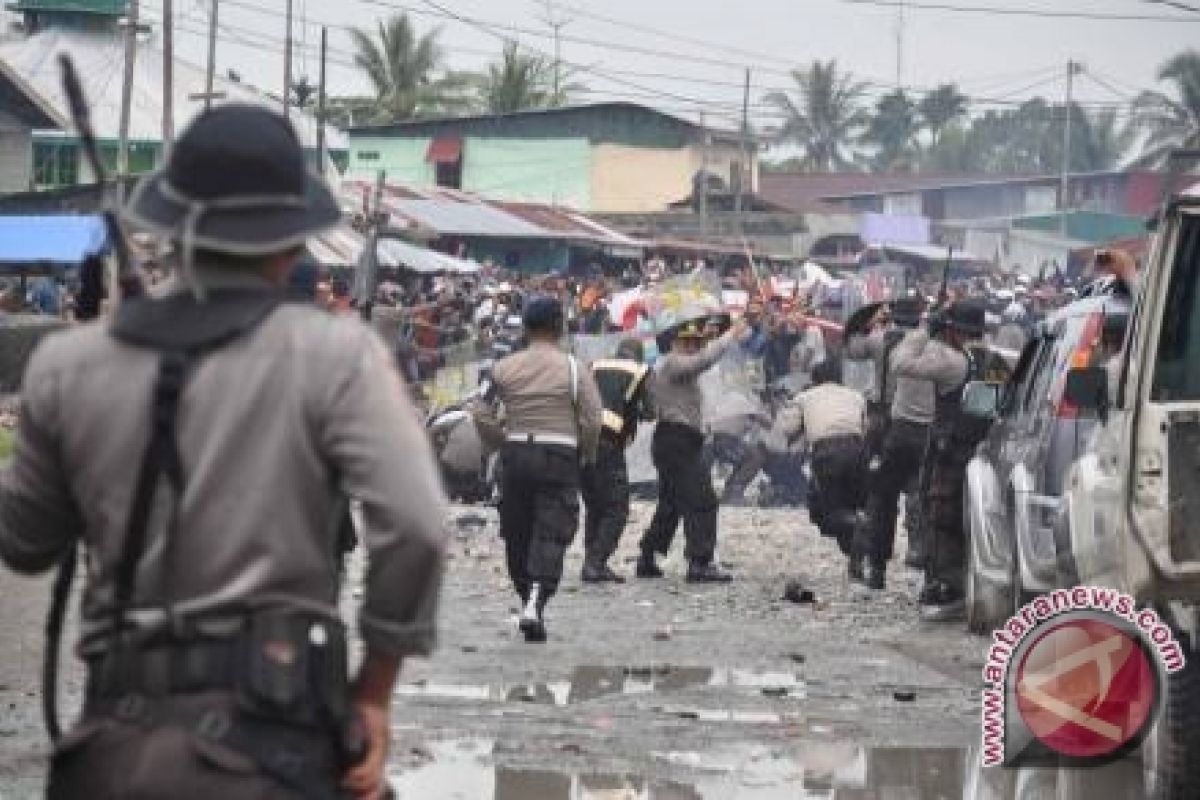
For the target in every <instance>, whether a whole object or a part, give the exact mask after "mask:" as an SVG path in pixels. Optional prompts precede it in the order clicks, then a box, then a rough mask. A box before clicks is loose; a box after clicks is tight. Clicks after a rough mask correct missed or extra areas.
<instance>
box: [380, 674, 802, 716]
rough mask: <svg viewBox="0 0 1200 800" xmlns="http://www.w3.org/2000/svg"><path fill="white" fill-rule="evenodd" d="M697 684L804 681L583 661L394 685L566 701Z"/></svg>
mask: <svg viewBox="0 0 1200 800" xmlns="http://www.w3.org/2000/svg"><path fill="white" fill-rule="evenodd" d="M703 687H711V688H718V689H720V688H724V689H733V690H739V691H750V692H756V693H758V694H761V695H763V696H765V697H770V698H776V699H784V698H791V699H804V697H805V696H806V688H805V684H804V682H803V681H802V680H801V679H800V678H799V677H797V676H796V675H795V674H794V673H789V672H757V671H754V670H744V669H723V668H722V669H711V668H708V667H670V666H659V667H598V666H584V667H577V668H575V670H574V671H572V672H571V675H570V676H569V677H568V678H567V679H566V680H563V681H548V682H545V683H537V684H518V685H491V684H448V683H441V682H420V683H409V684H404V685H402V686H399V687H398V688H397V689H396V694H397V695H399V696H402V697H426V698H439V699H447V700H473V701H480V700H487V701H495V702H510V703H513V702H521V703H538V704H543V705H554V706H567V705H575V704H576V703H586V702H588V701H590V700H596V699H598V698H601V697H609V696H616V695H642V694H650V693H652V692H678V691H683V690H686V689H694V688H703Z"/></svg>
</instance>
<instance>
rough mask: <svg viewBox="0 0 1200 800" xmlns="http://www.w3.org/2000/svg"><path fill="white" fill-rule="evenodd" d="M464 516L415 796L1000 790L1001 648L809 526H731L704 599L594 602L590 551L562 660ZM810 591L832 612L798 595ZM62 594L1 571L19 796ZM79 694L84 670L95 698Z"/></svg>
mask: <svg viewBox="0 0 1200 800" xmlns="http://www.w3.org/2000/svg"><path fill="white" fill-rule="evenodd" d="M650 511H651V509H650V507H649V506H648V505H644V504H637V506H636V507H635V511H634V518H633V520H632V521H631V524H630V527H629V529H628V530H627V533H626V541H625V542H624V543H623V546H622V551H621V553H620V554H619V555H618V557H617V559H616V561H617V562H618V563H617V565H616V566H618V567H619V569H620V571H622V572H624V573H627V574H628V573H630V572H632V563H631V562H632V558H633V555H634V553H635V552H636V549H635V548H636V539H637V535H638V534H639V533H640V530H641V529H642V527H644V525H645V523H646V521H648V518H649V514H650ZM454 519H455V521H456V525H455V528H456V533H455V537H454V544H453V547H452V557H453V560H452V563H451V565H450V574H449V579H448V584H447V588H446V599H445V607H444V613H443V628H442V640H441V647H440V649H439V651H438V653H437V655H436V657H435V658H433V659H432V660H430V661H426V662H414V663H412V664H410V665H409V666H408V668H407V669H406V671H405V676H404V684H403V686H401V687H400V689H399V690H398V692H397V695H398V696H397V698H396V703H395V715H394V730H395V747H394V758H393V765H392V770H391V772H392V780H393V783H394V785H395V786H396V788H397V790H398V792H399V795H400V797H402V798H420V800H451V799H452V798H461V799H462V800H582V799H583V798H604V799H605V800H615V799H616V798H622V799H623V800H624V799H625V798H628V799H629V800H635V799H636V800H699V799H701V798H702V799H703V800H726V798H749V799H750V800H767V799H768V798H771V799H772V800H773V799H774V798H780V799H781V800H782V798H795V797H813V796H818V797H838V798H872V797H904V798H910V797H911V798H938V797H944V798H959V797H964V796H974V797H992V796H1000V795H999V794H987V793H984V794H979V793H977V792H974V790H969V788H968V787H969V786H970V785H972V782H974V781H977V780H978V776H975V775H973V770H972V768H971V767H970V763H971V759H970V758H969V757H968V754H967V752H966V748H967V747H969V746H970V745H972V744H974V743H975V742H976V741H977V738H978V728H977V726H978V719H979V707H978V700H977V694H976V692H977V686H978V683H979V678H978V675H979V669H980V667H981V665H982V657H983V650H984V648H983V644H984V643H983V640H981V639H978V638H974V637H970V636H968V635H966V634H965V633H963V631H962V629H961V627H960V626H936V627H931V626H929V625H927V624H922V623H920V622H919V621H918V620H917V614H916V607H915V605H914V603H913V601H912V598H913V597H914V596H915V589H914V586H913V584H912V576H911V575H909V574H907V573H906V572H905V571H904V570H903V569H899V570H896V571H895V573H894V574H893V575H891V576H889V584H890V585H889V587H888V590H887V591H886V592H885V593H883V594H882V595H880V596H878V597H876V598H875V599H873V600H864V599H860V598H859V597H858V596H857V594H856V592H854V591H852V590H851V589H850V587H848V585H847V583H846V581H845V578H844V574H843V573H844V569H843V561H842V559H841V557H840V556H839V555H838V553H837V550H836V547H835V546H834V545H833V544H832V543H831V542H829V541H826V540H822V539H821V538H820V537H819V536H817V535H816V533H815V531H814V530H813V529H812V528H811V527H810V526H809V524H808V521H807V515H806V513H805V512H804V511H803V510H800V511H760V510H754V509H730V510H724V511H722V544H721V553H720V555H721V559H722V561H723V562H724V563H725V564H726V565H727V566H729V567H730V568H731V569H732V570H733V571H734V572H735V574H736V575H737V576H738V580H737V581H736V582H735V583H733V584H731V585H729V586H719V587H695V586H692V585H689V584H687V583H685V582H684V581H683V578H682V572H683V564H682V563H681V557H680V556H679V554H678V553H676V554H675V555H674V556H673V558H672V560H670V561H668V562H667V563H666V567H667V571H668V577H667V578H665V579H663V580H660V581H651V582H646V581H637V582H631V583H629V584H627V585H624V586H615V587H601V588H596V587H590V586H584V585H582V584H581V583H580V582H579V579H578V574H579V566H580V553H579V544H578V543H577V544H576V547H575V550H574V552H573V553H572V556H571V558H570V559H569V563H568V576H567V579H566V580H565V582H564V587H563V591H562V594H561V595H560V596H559V597H558V598H556V600H555V602H554V603H553V604H552V605H551V607H550V610H549V613H548V624H549V626H550V632H551V640H550V642H549V643H548V644H545V645H540V646H538V645H527V644H525V643H524V641H523V640H522V639H521V638H520V636H519V635H518V634H517V632H516V625H515V618H514V614H515V612H516V603H515V601H514V599H513V597H512V595H511V592H510V589H509V587H508V584H507V580H506V579H505V577H504V574H503V561H502V552H503V550H502V545H501V542H500V541H499V539H498V538H497V536H496V527H495V518H494V513H493V512H491V511H490V510H480V509H459V510H457V511H456V512H455V515H454ZM681 546H682V542H680V543H678V544H677V549H679V548H681ZM353 571H354V570H352V573H353ZM793 577H800V578H801V579H802V580H803V581H804V583H805V585H806V586H808V587H809V588H811V589H812V590H813V591H814V592H815V595H816V603H815V604H810V605H794V604H791V603H788V602H785V601H783V600H782V599H781V597H782V594H783V588H784V584H785V582H786V581H787V580H788V579H789V578H793ZM45 592H46V589H45V584H44V583H32V584H31V583H29V582H22V581H18V580H16V579H14V578H12V577H11V576H8V575H3V576H0V597H3V611H2V612H0V614H2V617H3V622H2V623H0V624H2V626H3V627H2V629H0V633H2V634H3V637H4V641H5V643H6V647H5V654H4V656H3V658H0V703H3V707H4V708H6V709H7V710H6V711H5V714H4V715H3V722H0V797H3V798H25V797H34V796H37V794H38V791H39V787H40V785H41V780H42V761H41V758H42V755H43V754H42V746H41V742H42V738H43V737H42V733H41V728H40V722H39V718H38V699H37V696H36V688H37V687H36V675H37V665H38V659H39V657H40V647H41V615H42V610H43V606H44V595H45ZM349 594H350V595H351V596H350V597H348V603H352V602H353V594H354V589H353V587H351V590H350V592H349ZM78 686H79V684H78V673H77V672H75V673H73V674H71V675H69V676H68V690H69V693H70V695H71V697H72V698H73V699H74V700H75V701H76V702H77V698H78ZM69 703H70V701H68V705H69Z"/></svg>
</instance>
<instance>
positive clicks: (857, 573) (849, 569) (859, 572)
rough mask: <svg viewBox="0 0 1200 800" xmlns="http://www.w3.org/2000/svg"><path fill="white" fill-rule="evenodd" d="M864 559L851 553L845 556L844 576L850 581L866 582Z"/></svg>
mask: <svg viewBox="0 0 1200 800" xmlns="http://www.w3.org/2000/svg"><path fill="white" fill-rule="evenodd" d="M864 560H865V559H864V558H863V557H862V556H861V555H858V554H851V555H850V556H847V561H846V577H847V578H849V579H850V582H851V583H862V584H865V583H866V582H867V574H866V571H865V570H864V568H863V561H864Z"/></svg>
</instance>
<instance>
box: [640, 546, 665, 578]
mask: <svg viewBox="0 0 1200 800" xmlns="http://www.w3.org/2000/svg"><path fill="white" fill-rule="evenodd" d="M635 574H636V575H637V576H638V577H639V578H661V577H662V576H663V571H662V570H661V569H659V568H658V564H656V563H655V562H654V551H653V550H643V551H642V555H641V558H639V559H638V562H637V570H636V573H635Z"/></svg>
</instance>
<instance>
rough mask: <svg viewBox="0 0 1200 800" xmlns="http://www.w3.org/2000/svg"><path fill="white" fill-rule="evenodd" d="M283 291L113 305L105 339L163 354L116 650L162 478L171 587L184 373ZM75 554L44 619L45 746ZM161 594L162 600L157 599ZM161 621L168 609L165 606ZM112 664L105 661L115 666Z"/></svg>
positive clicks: (117, 591)
mask: <svg viewBox="0 0 1200 800" xmlns="http://www.w3.org/2000/svg"><path fill="white" fill-rule="evenodd" d="M281 302H282V294H281V293H279V292H275V291H265V290H250V291H246V290H236V291H225V290H221V291H215V292H211V293H210V295H209V300H208V301H207V302H205V303H203V304H201V303H198V302H197V301H196V300H195V299H194V298H193V297H192V296H191V295H177V296H172V297H170V298H165V299H152V298H139V299H137V300H133V301H130V302H127V303H123V304H122V305H121V306H120V309H119V310H118V312H117V314H116V316H115V317H114V318H113V321H112V324H111V327H110V331H109V332H110V334H111V335H112V336H113V337H114V338H116V339H119V340H121V341H123V342H125V343H126V344H130V345H133V346H136V347H143V348H148V349H153V350H157V351H159V352H161V353H162V356H161V358H160V360H159V368H158V373H157V377H156V378H155V383H154V389H153V393H152V415H151V432H150V441H149V443H148V444H147V446H146V451H145V454H144V456H143V459H142V464H141V466H140V468H139V470H138V477H137V483H136V485H135V489H134V496H133V501H132V503H131V505H130V511H129V520H128V523H127V525H126V531H125V539H124V541H123V543H122V545H121V555H120V560H119V561H118V562H117V573H116V584H115V586H114V598H113V607H112V609H111V613H112V624H113V631H112V634H113V636H114V643H115V646H116V647H121V646H123V642H124V640H125V637H124V635H123V633H124V628H125V622H126V614H127V611H128V607H129V604H130V602H131V601H132V599H133V591H134V584H135V582H136V577H137V565H138V562H139V561H140V560H141V556H142V552H143V550H144V549H145V544H146V532H147V528H148V526H149V521H150V512H151V510H152V507H153V501H154V495H155V493H156V490H157V488H158V484H159V481H160V480H161V478H162V477H163V476H164V475H165V476H166V478H167V480H168V482H169V483H170V485H171V488H172V490H173V492H174V493H175V499H176V502H175V504H174V506H173V508H172V512H171V519H170V521H169V523H168V527H167V532H166V540H165V542H164V552H163V559H164V560H163V566H164V569H163V573H164V574H163V575H162V581H163V585H164V587H170V585H171V581H172V577H173V576H172V574H171V573H172V571H173V561H174V558H173V552H172V544H173V540H174V536H173V535H172V532H173V530H174V527H175V522H176V519H175V517H176V515H177V514H178V505H179V503H178V501H179V498H180V497H181V496H182V494H183V487H184V481H185V476H184V470H183V462H182V459H181V458H180V454H179V448H178V443H177V441H176V438H175V420H176V417H177V416H178V412H179V400H180V397H181V395H182V393H183V388H184V385H185V383H186V381H187V377H188V374H189V372H190V371H191V368H192V367H193V366H194V365H195V363H196V362H198V361H199V360H200V359H201V358H203V357H204V356H205V355H207V354H209V353H211V352H213V351H214V350H217V349H219V348H221V347H223V346H225V345H227V344H229V343H231V342H233V341H234V340H236V339H239V338H240V337H242V336H243V335H245V334H247V333H249V332H250V331H252V330H253V329H255V328H256V327H257V326H258V325H259V324H260V323H261V322H262V321H263V320H265V319H266V318H267V317H268V316H270V315H271V313H272V312H273V311H274V310H275V309H276V308H278V306H279V305H280V303H281ZM76 561H77V549H72V550H71V552H70V553H68V555H67V557H66V559H65V560H64V561H63V563H62V564H61V565H60V566H59V571H58V575H57V576H56V578H55V582H54V589H53V594H52V597H51V603H50V610H49V614H48V616H47V619H46V648H45V651H44V654H43V662H42V713H43V717H44V722H45V724H46V730H47V733H48V734H49V736H50V738H51V740H52V741H57V740H58V738H59V736H60V735H61V727H60V724H59V720H58V703H57V697H58V656H59V651H60V643H61V639H62V629H63V623H64V620H65V618H66V610H67V604H68V601H69V599H70V594H71V584H72V582H73V579H74V576H75V568H76ZM164 597H168V598H169V595H164ZM166 612H167V615H168V619H171V618H172V616H171V615H172V609H171V608H170V604H169V602H168V607H167V609H166ZM118 661H119V659H110V660H109V663H113V664H115V663H117V662H118Z"/></svg>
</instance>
